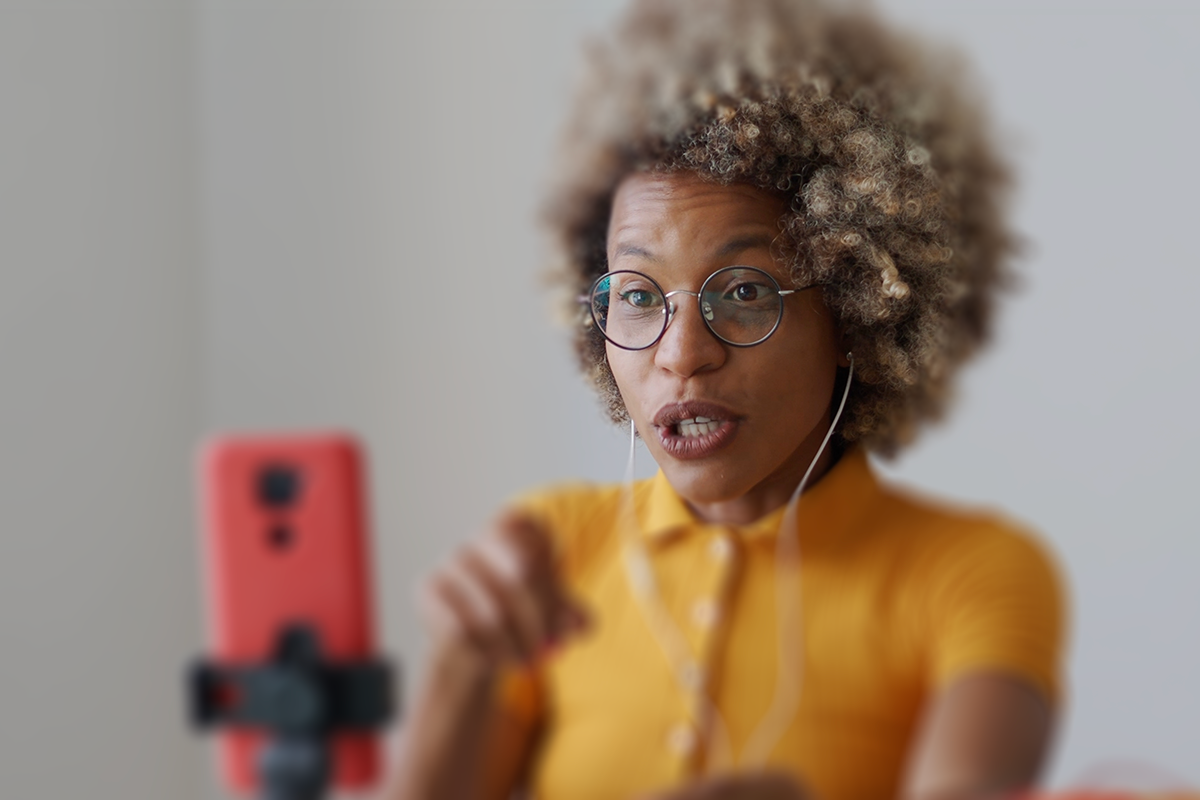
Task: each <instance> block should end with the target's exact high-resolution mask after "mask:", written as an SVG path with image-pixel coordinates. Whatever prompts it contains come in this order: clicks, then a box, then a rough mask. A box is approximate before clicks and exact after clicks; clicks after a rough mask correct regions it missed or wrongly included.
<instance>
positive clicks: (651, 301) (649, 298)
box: [621, 289, 659, 308]
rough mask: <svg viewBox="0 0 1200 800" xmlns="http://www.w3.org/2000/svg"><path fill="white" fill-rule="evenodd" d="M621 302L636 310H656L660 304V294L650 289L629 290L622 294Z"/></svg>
mask: <svg viewBox="0 0 1200 800" xmlns="http://www.w3.org/2000/svg"><path fill="white" fill-rule="evenodd" d="M621 300H622V301H623V302H625V303H628V304H629V305H631V306H633V307H634V308H654V307H655V306H657V305H658V304H659V298H658V292H654V291H651V290H649V289H629V290H626V291H623V292H621Z"/></svg>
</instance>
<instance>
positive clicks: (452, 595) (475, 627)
mask: <svg viewBox="0 0 1200 800" xmlns="http://www.w3.org/2000/svg"><path fill="white" fill-rule="evenodd" d="M429 587H430V591H429V600H430V603H431V606H432V609H431V610H432V611H433V613H434V614H435V616H436V617H437V618H438V620H439V621H440V633H441V635H442V636H444V637H448V638H453V639H457V640H460V641H463V642H465V643H467V644H468V645H470V646H471V647H472V648H473V649H475V650H477V651H478V652H480V654H482V655H484V656H486V657H487V658H488V659H489V660H490V661H493V662H495V663H501V662H503V661H505V660H508V659H513V658H519V654H518V653H517V652H516V651H515V650H514V649H513V647H512V643H511V642H510V641H509V637H507V636H506V635H504V633H503V632H502V631H498V630H497V629H498V627H499V625H500V624H501V623H500V622H499V620H500V614H499V612H498V611H497V610H496V609H495V607H494V606H493V605H492V603H491V601H490V600H489V598H488V597H487V594H486V592H482V591H481V590H480V589H479V588H478V587H477V586H475V585H474V584H473V582H472V580H471V579H470V578H469V577H468V576H467V575H465V574H464V573H463V571H462V568H461V567H460V565H459V563H458V561H457V560H455V561H451V562H449V563H448V564H446V565H445V566H443V567H442V568H441V569H440V570H438V572H437V573H435V574H434V575H433V576H432V577H431V579H430V582H429Z"/></svg>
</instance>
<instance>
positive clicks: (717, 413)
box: [653, 400, 741, 461]
mask: <svg viewBox="0 0 1200 800" xmlns="http://www.w3.org/2000/svg"><path fill="white" fill-rule="evenodd" d="M692 417H708V418H709V419H710V420H712V421H713V422H718V421H719V422H720V423H721V424H720V426H719V427H718V428H717V429H716V430H715V431H711V432H709V433H705V434H703V435H701V436H681V435H679V434H678V433H676V432H675V425H676V424H677V423H678V422H679V421H680V420H685V419H690V418H692ZM740 422H741V416H740V415H739V414H737V413H736V412H734V411H731V410H730V409H728V408H725V407H724V406H721V405H718V404H716V403H709V402H705V401H702V400H687V401H683V402H679V403H668V404H667V405H665V406H663V407H662V408H660V409H659V410H658V413H656V414H655V415H654V420H653V423H654V431H655V433H657V434H658V441H659V443H660V444H661V445H662V448H663V451H664V452H665V453H666V454H667V455H669V456H671V457H672V458H677V459H680V460H684V461H688V460H692V459H698V458H706V457H708V456H710V455H712V454H714V453H716V452H717V451H718V450H721V449H723V448H725V447H727V446H728V445H729V443H730V442H732V441H733V438H734V436H735V435H736V434H737V430H738V425H739V423H740Z"/></svg>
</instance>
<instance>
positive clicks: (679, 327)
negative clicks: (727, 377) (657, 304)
mask: <svg viewBox="0 0 1200 800" xmlns="http://www.w3.org/2000/svg"><path fill="white" fill-rule="evenodd" d="M671 294H673V295H684V296H683V297H679V298H671V297H668V299H667V302H668V303H669V304H670V305H669V306H668V308H669V309H670V311H669V314H670V316H668V318H667V329H666V330H665V331H664V332H663V335H662V338H661V339H659V341H658V344H657V345H656V346H655V352H654V363H655V365H656V366H658V367H659V368H661V369H665V370H667V371H668V372H672V373H674V374H676V375H679V376H680V377H683V378H690V377H692V376H693V375H695V374H697V373H700V372H707V371H710V370H714V369H716V368H717V367H719V366H721V365H722V364H724V363H725V355H726V352H725V345H724V344H722V343H721V341H720V340H719V339H717V337H716V336H714V335H713V334H712V331H710V330H709V329H708V326H707V325H705V324H704V320H703V318H702V317H701V316H700V314H701V312H700V304H699V303H697V302H696V300H695V298H696V295H695V293H693V292H671Z"/></svg>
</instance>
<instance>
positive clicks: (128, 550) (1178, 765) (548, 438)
mask: <svg viewBox="0 0 1200 800" xmlns="http://www.w3.org/2000/svg"><path fill="white" fill-rule="evenodd" d="M618 5H619V4H618V3H617V2H615V0H605V1H604V2H600V1H599V0H597V2H589V3H585V2H581V0H573V1H571V2H564V1H560V2H550V0H542V1H541V2H531V1H527V2H483V1H482V0H480V1H478V2H465V1H463V0H442V1H441V2H436V3H435V2H394V3H366V2H339V3H333V2H325V3H317V2H306V1H304V0H287V2H283V0H280V1H279V2H265V0H238V2H232V1H231V2H216V0H198V1H197V2H184V1H183V0H181V1H180V2H166V1H165V0H164V1H163V2H158V3H151V2H119V0H93V1H92V2H88V3H82V2H78V3H70V2H60V1H59V0H43V1H42V2H36V3H35V2H17V0H0V370H2V372H0V381H2V383H0V386H2V391H0V524H2V525H3V536H2V537H0V642H3V644H2V645H0V647H2V650H0V653H2V657H0V708H3V709H4V713H3V714H2V715H0V796H4V797H30V796H37V797H53V798H60V797H61V798H68V797H90V798H105V799H107V798H112V799H113V800H117V799H118V798H121V799H122V800H124V799H125V798H140V797H176V798H186V797H197V798H199V797H208V796H212V795H213V792H214V790H213V788H212V782H211V777H210V770H209V764H208V760H207V757H206V755H205V750H204V748H203V747H202V746H201V745H200V744H199V743H198V742H197V741H196V740H194V739H192V738H191V737H190V736H189V735H188V733H187V731H186V728H185V726H184V722H183V703H182V697H181V689H180V685H181V667H182V664H183V663H184V662H185V661H186V660H187V659H188V658H189V657H191V656H193V655H195V654H197V653H198V652H199V649H200V647H201V643H200V631H201V625H200V611H199V607H200V604H199V581H198V577H197V564H196V546H195V540H194V527H193V521H192V518H193V506H192V500H191V481H192V476H191V465H190V460H191V451H192V447H193V444H194V442H195V441H196V439H197V438H198V437H199V436H200V435H201V434H202V433H203V432H205V431H209V430H214V429H219V428H227V427H231V426H232V427H238V428H258V427H272V428H278V427H298V426H309V425H323V426H325V425H339V426H344V427H350V428H352V429H354V430H357V431H358V432H360V433H361V434H362V435H363V436H364V437H365V439H366V441H367V443H368V444H369V446H370V449H371V455H372V466H373V468H374V473H373V490H374V510H375V514H374V517H375V522H376V531H377V542H378V547H377V551H378V556H379V561H378V564H377V568H376V574H377V579H378V583H379V586H380V591H379V599H380V601H381V604H382V612H383V613H382V626H383V634H384V638H385V640H386V643H387V646H388V649H389V651H390V652H391V653H393V654H397V655H399V656H400V657H401V658H402V659H403V660H404V662H405V665H406V667H408V668H409V669H410V672H411V671H412V670H413V668H414V665H416V664H418V663H419V656H420V653H421V642H420V637H419V635H418V628H417V625H416V621H415V618H414V616H413V613H412V611H411V602H410V592H411V585H412V582H413V579H414V578H415V576H417V575H418V574H419V573H420V572H421V571H423V570H424V569H426V568H428V567H429V566H430V565H431V564H432V563H433V562H434V560H436V559H437V558H438V557H439V556H440V555H441V554H444V553H445V552H446V551H447V550H448V549H449V548H451V547H452V546H453V545H454V544H455V543H456V542H458V541H460V540H462V539H464V538H466V537H468V536H470V535H471V534H472V533H473V532H474V531H475V530H476V529H477V528H478V526H479V525H480V524H481V522H482V521H483V520H484V519H486V517H487V515H488V514H489V513H490V512H491V510H492V509H494V508H495V507H496V505H497V504H498V503H500V502H501V501H502V500H503V499H504V498H505V497H507V496H509V495H511V494H512V493H514V492H516V491H519V490H521V489H523V488H527V487H528V486H530V485H531V484H536V483H543V482H547V481H555V480H561V479H563V478H568V477H585V478H596V479H603V480H611V479H616V478H618V477H619V475H620V472H621V469H622V462H623V452H622V451H623V438H622V436H621V434H620V433H619V432H616V431H613V430H611V429H610V428H609V427H608V425H607V423H606V422H605V421H604V419H603V418H602V415H601V413H600V411H599V409H598V407H597V405H596V404H595V403H594V402H593V401H592V399H591V397H590V395H589V393H588V390H587V389H586V387H584V385H583V384H582V382H581V381H580V379H578V378H577V377H576V376H575V373H574V371H573V367H572V364H571V359H570V357H569V354H568V351H567V347H566V344H565V337H564V336H563V335H562V334H561V332H559V331H557V330H556V329H555V328H554V327H553V325H552V324H551V322H550V316H549V313H548V311H547V308H546V302H545V297H544V295H543V294H542V292H541V290H540V288H539V286H538V284H537V274H538V270H539V268H540V264H541V253H542V251H541V250H540V244H539V238H538V233H537V229H536V227H535V224H534V218H535V207H536V203H537V199H538V191H539V187H540V185H541V183H542V181H543V179H544V177H545V175H546V172H545V170H546V169H547V165H548V148H549V147H550V144H551V142H552V140H553V134H554V129H555V126H556V125H557V123H558V121H559V120H560V119H561V116H562V113H563V108H564V103H565V99H566V97H567V95H568V87H569V77H570V75H571V73H572V70H573V69H574V65H575V63H576V62H575V57H576V53H577V48H578V43H579V37H580V36H581V34H582V32H584V31H585V30H594V29H596V28H597V27H598V26H601V25H603V24H604V23H605V22H606V21H608V20H610V19H611V18H612V16H613V14H614V13H615V9H616V8H617V7H618ZM883 5H884V8H885V9H886V10H887V11H888V13H889V14H890V15H891V16H892V17H893V18H894V19H896V20H899V21H901V22H903V23H904V24H906V25H911V26H913V27H916V28H919V29H922V30H927V31H931V32H936V33H938V34H940V35H944V36H948V37H950V38H951V39H952V40H954V41H957V42H958V43H959V44H960V45H961V46H962V47H963V48H965V49H966V50H967V51H968V52H970V54H971V56H972V58H973V59H974V61H975V63H976V64H977V65H978V67H979V70H980V72H981V73H982V74H983V76H984V77H985V79H986V83H987V85H988V86H989V87H990V94H991V99H992V101H993V107H994V109H995V111H996V116H997V117H998V119H999V120H1000V121H1001V123H1002V124H1003V127H1004V130H1005V131H1007V132H1008V133H1009V140H1010V141H1011V142H1012V145H1013V150H1014V153H1015V154H1016V157H1017V159H1018V163H1019V165H1020V170H1021V173H1022V178H1023V179H1022V182H1021V191H1020V193H1019V196H1018V203H1017V206H1016V215H1017V220H1018V223H1019V226H1020V228H1021V230H1022V231H1023V233H1024V234H1025V235H1026V237H1027V238H1028V239H1029V240H1030V242H1031V246H1030V249H1029V254H1028V257H1027V258H1026V259H1025V260H1024V262H1023V263H1022V266H1021V268H1022V271H1023V273H1024V275H1025V280H1024V288H1023V290H1022V291H1021V292H1020V293H1019V294H1017V295H1015V296H1014V297H1012V298H1011V301H1010V302H1009V303H1008V304H1007V306H1006V308H1005V310H1004V316H1003V320H1002V324H1001V330H1000V335H999V336H998V339H997V342H996V345H995V347H994V348H993V350H992V351H991V352H990V353H989V354H988V355H987V356H986V357H985V358H983V359H982V360H981V361H980V362H978V363H977V364H976V365H974V366H973V367H972V368H971V369H970V370H968V372H967V373H966V374H965V375H964V377H963V382H962V402H961V403H960V406H959V408H958V410H957V413H956V414H955V415H954V416H953V418H952V420H951V421H950V423H949V424H947V425H945V426H943V427H942V428H941V429H939V430H937V431H935V432H932V433H931V434H930V435H928V436H927V437H926V438H925V439H924V440H923V441H922V442H921V444H920V445H919V446H918V447H917V448H916V449H914V450H913V451H912V452H911V453H909V454H908V455H907V456H905V457H904V458H903V459H902V460H900V461H899V462H898V463H897V464H895V465H892V466H889V467H887V469H888V471H889V472H890V473H894V474H895V476H896V477H897V478H899V479H902V480H904V481H907V482H910V483H915V484H918V485H920V486H922V487H925V488H927V489H929V490H930V491H934V492H937V493H941V494H944V495H948V496H952V497H957V498H961V499H966V500H970V501H978V502H982V503H986V504H989V505H995V506H1000V507H1003V508H1005V509H1006V510H1008V511H1009V512H1011V513H1012V514H1013V515H1015V516H1016V517H1018V518H1020V519H1023V520H1025V521H1027V522H1029V523H1030V524H1032V525H1033V526H1035V527H1036V528H1038V529H1039V530H1041V531H1043V533H1044V534H1045V536H1046V537H1047V540H1048V541H1049V542H1050V544H1051V545H1052V547H1053V548H1054V549H1055V550H1056V552H1057V553H1058V555H1059V557H1060V559H1061V562H1062V564H1063V567H1064V570H1065V572H1066V573H1067V576H1068V578H1069V580H1070V584H1071V587H1072V595H1073V602H1074V610H1075V627H1074V636H1073V645H1072V657H1071V679H1070V680H1071V693H1070V705H1069V711H1068V715H1067V719H1066V724H1065V727H1064V730H1063V731H1062V740H1061V745H1060V748H1059V752H1058V755H1057V758H1056V761H1055V763H1054V765H1053V769H1052V771H1051V778H1052V781H1053V783H1054V784H1055V785H1060V786H1063V785H1068V784H1071V783H1072V782H1074V781H1076V780H1078V779H1079V778H1080V776H1082V775H1084V774H1085V772H1086V771H1087V770H1088V769H1089V768H1091V767H1093V766H1094V765H1097V764H1103V763H1106V762H1111V761H1112V760H1113V759H1119V760H1121V761H1125V762H1129V761H1136V762H1141V763H1144V764H1150V765H1155V766H1156V768H1157V769H1158V770H1159V771H1163V772H1166V773H1171V774H1174V775H1176V776H1179V777H1180V778H1181V779H1183V780H1186V781H1188V782H1190V783H1191V784H1192V785H1193V786H1200V751H1198V750H1197V745H1196V743H1197V742H1200V691H1198V690H1197V685H1196V680H1197V679H1196V676H1197V675H1200V636H1198V635H1197V628H1198V626H1197V617H1198V616H1200V581H1198V580H1197V579H1196V575H1197V573H1198V572H1200V536H1198V535H1197V534H1198V533H1200V511H1197V507H1196V504H1195V499H1194V496H1193V495H1192V494H1191V491H1190V490H1191V489H1192V485H1193V484H1194V483H1195V479H1196V477H1197V469H1196V467H1195V466H1194V463H1193V461H1192V459H1191V458H1190V456H1191V455H1192V453H1194V452H1195V451H1196V448H1197V445H1200V421H1198V416H1197V413H1196V407H1197V400H1198V399H1200V379H1198V378H1197V377H1196V369H1197V366H1198V365H1200V337H1198V336H1197V334H1196V331H1195V328H1194V322H1193V320H1194V318H1195V314H1194V313H1193V310H1194V309H1195V308H1196V306H1197V297H1198V296H1200V263H1198V258H1197V255H1196V253H1197V247H1196V243H1195V236H1194V232H1195V230H1196V228H1197V212H1198V211H1200V202H1198V201H1197V199H1196V191H1197V189H1196V187H1197V186H1198V185H1200V180H1198V179H1200V169H1198V166H1200V156H1198V155H1197V153H1198V152H1200V150H1198V148H1197V145H1196V141H1197V133H1196V132H1197V129H1198V125H1197V123H1198V122H1200V113H1198V112H1200V109H1198V107H1197V106H1198V101H1197V95H1198V93H1197V91H1196V89H1195V81H1196V79H1197V77H1200V49H1197V48H1196V47H1195V46H1194V41H1193V39H1194V37H1195V32H1196V31H1197V30H1200V28H1198V25H1197V24H1198V22H1200V9H1198V8H1197V6H1196V4H1194V3H1166V2H1149V3H1142V4H1140V6H1138V7H1137V8H1136V9H1135V7H1134V5H1133V4H1132V3H1122V4H1116V3H1105V2H1088V3H1084V2H1071V1H1069V0H1044V1H1043V2H1038V3H1034V2H1013V1H1012V0H1007V1H1006V2H1001V0H959V1H958V2H950V1H949V0H944V1H943V2H934V1H933V0H887V2H885V3H884V4H883ZM433 294H436V296H438V297H442V298H447V299H446V300H444V301H443V302H439V303H430V302H428V300H427V298H428V297H430V296H431V295H433Z"/></svg>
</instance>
